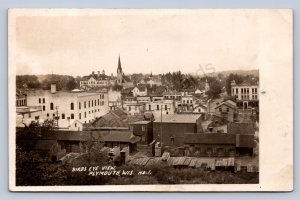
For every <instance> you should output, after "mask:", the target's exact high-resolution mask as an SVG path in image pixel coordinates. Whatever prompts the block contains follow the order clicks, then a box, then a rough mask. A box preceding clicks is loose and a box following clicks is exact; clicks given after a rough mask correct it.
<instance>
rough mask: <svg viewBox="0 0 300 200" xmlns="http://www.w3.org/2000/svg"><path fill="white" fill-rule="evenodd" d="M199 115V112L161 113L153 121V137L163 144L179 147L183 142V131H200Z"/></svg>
mask: <svg viewBox="0 0 300 200" xmlns="http://www.w3.org/2000/svg"><path fill="white" fill-rule="evenodd" d="M200 117H201V115H199V114H173V115H162V118H161V117H159V118H157V119H155V121H154V122H153V139H154V140H156V141H157V142H160V143H161V141H162V143H163V146H175V147H180V146H182V145H183V144H184V133H197V132H200V131H202V127H201V119H200Z"/></svg>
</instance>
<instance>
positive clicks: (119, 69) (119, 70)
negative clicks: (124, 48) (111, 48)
mask: <svg viewBox="0 0 300 200" xmlns="http://www.w3.org/2000/svg"><path fill="white" fill-rule="evenodd" d="M117 71H118V72H122V66H121V59H120V54H119V60H118V69H117Z"/></svg>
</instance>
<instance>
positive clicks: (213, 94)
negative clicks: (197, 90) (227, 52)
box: [207, 78, 222, 99]
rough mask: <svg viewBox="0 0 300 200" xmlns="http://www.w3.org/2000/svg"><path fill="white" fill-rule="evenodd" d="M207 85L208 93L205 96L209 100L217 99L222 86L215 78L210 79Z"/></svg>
mask: <svg viewBox="0 0 300 200" xmlns="http://www.w3.org/2000/svg"><path fill="white" fill-rule="evenodd" d="M208 83H209V91H208V92H207V95H208V97H209V98H213V99H215V98H218V97H219V96H220V93H221V90H222V85H221V83H220V82H219V81H218V80H217V79H216V78H210V80H209V81H208Z"/></svg>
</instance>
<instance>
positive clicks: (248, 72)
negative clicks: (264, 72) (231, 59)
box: [199, 69, 259, 77]
mask: <svg viewBox="0 0 300 200" xmlns="http://www.w3.org/2000/svg"><path fill="white" fill-rule="evenodd" d="M218 74H222V75H223V76H225V77H226V76H229V74H238V75H242V76H246V75H253V76H259V70H258V69H252V70H228V71H219V72H213V73H207V74H203V75H201V76H199V77H203V76H218Z"/></svg>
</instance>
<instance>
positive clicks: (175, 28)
mask: <svg viewBox="0 0 300 200" xmlns="http://www.w3.org/2000/svg"><path fill="white" fill-rule="evenodd" d="M79 12H80V11H79ZM260 14H261V13H260V12H259V11H257V10H256V11H254V10H252V11H251V10H248V11H242V10H150V11H147V10H127V11H124V10H106V11H103V10H99V11H97V10H96V11H95V10H94V12H92V13H89V12H84V13H80V15H74V14H73V13H71V14H70V13H68V12H64V15H45V14H44V15H32V16H30V14H27V15H26V16H18V17H17V19H16V52H17V54H16V70H17V74H18V75H21V74H51V73H53V74H66V75H72V76H77V75H80V76H82V75H88V74H90V73H91V72H92V71H95V73H97V71H102V70H105V73H106V74H108V75H110V74H111V73H113V74H114V75H116V71H117V65H118V57H119V55H120V57H121V63H122V68H123V71H124V73H125V74H132V73H148V74H149V73H151V72H152V73H153V74H159V73H167V72H174V71H177V70H181V71H182V72H183V73H192V74H199V73H203V72H204V73H210V72H215V71H226V70H237V69H239V70H251V69H258V68H259V66H258V65H259V62H258V61H259V59H258V58H259V52H260V44H261V41H263V40H264V38H263V37H264V35H263V34H261V32H262V31H261V30H262V29H263V22H264V21H263V20H261V18H260V17H259V15H260Z"/></svg>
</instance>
